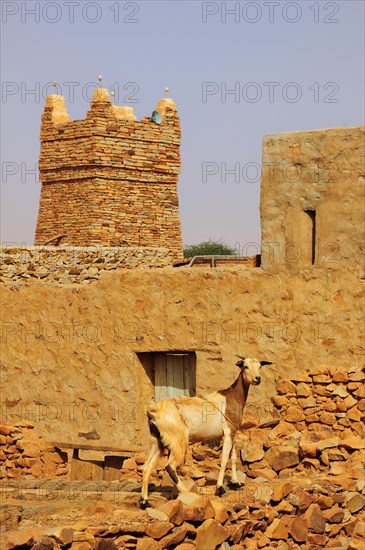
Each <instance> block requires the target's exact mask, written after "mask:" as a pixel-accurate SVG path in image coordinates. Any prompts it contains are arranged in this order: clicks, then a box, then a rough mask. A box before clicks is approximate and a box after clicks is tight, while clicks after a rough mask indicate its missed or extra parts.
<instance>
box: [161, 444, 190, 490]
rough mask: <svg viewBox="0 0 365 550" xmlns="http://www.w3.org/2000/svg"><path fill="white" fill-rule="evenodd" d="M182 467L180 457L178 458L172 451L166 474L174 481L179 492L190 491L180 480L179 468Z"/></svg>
mask: <svg viewBox="0 0 365 550" xmlns="http://www.w3.org/2000/svg"><path fill="white" fill-rule="evenodd" d="M180 454H181V453H180ZM180 465H181V464H180V460H179V459H178V457H177V456H176V454H175V453H174V451H171V453H170V456H169V459H168V461H167V465H166V472H167V473H168V474H169V476H170V477H171V479H172V481H173V482H174V483H175V485H176V488H177V490H178V491H179V492H181V491H188V489H187V487H186V486H185V485H184V483H183V482H182V481H181V479H180V477H179V476H178V473H177V468H178V467H179V466H180Z"/></svg>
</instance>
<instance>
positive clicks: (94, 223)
mask: <svg viewBox="0 0 365 550" xmlns="http://www.w3.org/2000/svg"><path fill="white" fill-rule="evenodd" d="M120 109H121V108H120V107H116V106H114V105H112V103H111V101H110V98H109V94H108V91H107V90H104V89H96V90H95V93H94V97H93V100H92V102H91V108H90V110H89V112H88V114H87V117H86V120H76V121H69V117H68V115H67V111H66V109H65V107H64V98H63V97H62V96H57V95H52V96H49V97H48V98H47V102H46V107H45V110H44V114H43V117H42V127H41V153H40V162H39V170H40V178H41V181H42V190H41V198H40V207H39V214H38V221H37V229H36V238H35V242H36V244H45V243H47V241H48V240H50V239H52V238H54V237H57V236H64V237H63V239H64V242H66V243H68V244H72V245H81V246H84V245H95V244H99V245H103V246H123V245H127V246H146V247H166V248H168V249H169V250H170V251H172V252H173V254H174V256H175V258H176V259H180V258H181V257H182V241H181V231H180V217H179V207H178V196H177V189H176V186H177V181H178V175H179V173H180V140H181V132H180V121H179V117H178V115H177V113H176V110H175V104H174V103H173V101H172V100H170V99H165V100H161V101H160V104H159V109H160V111H161V113H162V115H163V121H162V123H161V124H160V125H158V124H155V123H153V122H150V120H149V117H146V118H144V119H142V120H141V121H136V120H134V119H135V117H133V116H132V117H130V116H128V117H125V116H120V112H119V111H120ZM129 109H131V108H129ZM131 110H132V109H131Z"/></svg>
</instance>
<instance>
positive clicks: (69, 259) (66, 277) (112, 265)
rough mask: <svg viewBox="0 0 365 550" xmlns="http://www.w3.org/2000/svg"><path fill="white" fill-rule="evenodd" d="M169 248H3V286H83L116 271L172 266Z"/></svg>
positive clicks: (0, 270) (0, 264)
mask: <svg viewBox="0 0 365 550" xmlns="http://www.w3.org/2000/svg"><path fill="white" fill-rule="evenodd" d="M172 264H173V257H172V254H171V252H170V251H169V250H168V249H167V248H152V247H102V246H85V247H83V246H65V245H61V246H21V247H13V246H3V247H0V282H2V283H20V282H23V283H24V282H26V283H33V282H47V283H48V282H54V283H61V284H62V283H82V284H88V283H92V282H95V281H97V280H98V279H99V277H100V275H101V274H102V273H104V272H107V271H111V270H117V269H132V268H146V269H148V268H152V267H154V268H156V267H157V268H158V267H168V266H172Z"/></svg>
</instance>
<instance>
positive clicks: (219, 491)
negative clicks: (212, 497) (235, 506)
mask: <svg viewBox="0 0 365 550" xmlns="http://www.w3.org/2000/svg"><path fill="white" fill-rule="evenodd" d="M225 493H226V490H225V488H224V487H223V485H221V486H220V487H216V490H215V494H216V495H217V496H219V497H221V496H222V495H224V494H225Z"/></svg>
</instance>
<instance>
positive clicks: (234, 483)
mask: <svg viewBox="0 0 365 550" xmlns="http://www.w3.org/2000/svg"><path fill="white" fill-rule="evenodd" d="M231 461H232V476H231V482H230V484H229V488H230V489H234V490H237V489H239V488H240V487H242V483H240V482H239V481H238V480H237V449H236V444H235V443H233V445H232V451H231Z"/></svg>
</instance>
